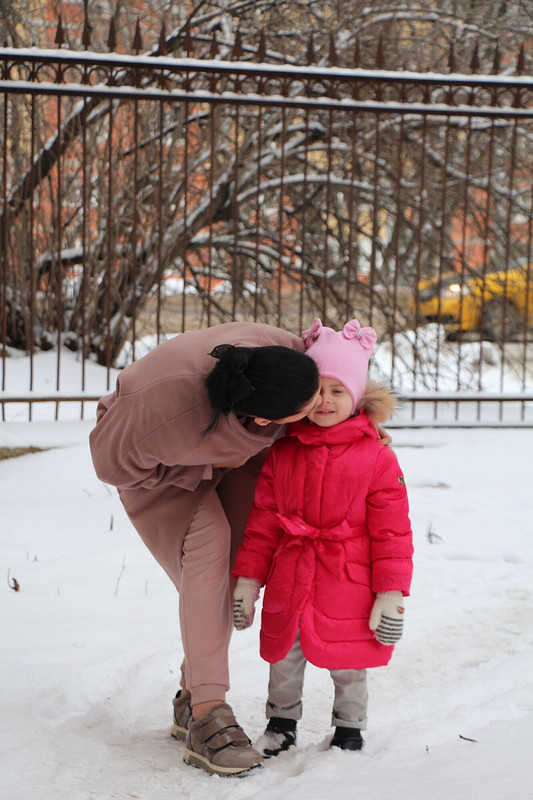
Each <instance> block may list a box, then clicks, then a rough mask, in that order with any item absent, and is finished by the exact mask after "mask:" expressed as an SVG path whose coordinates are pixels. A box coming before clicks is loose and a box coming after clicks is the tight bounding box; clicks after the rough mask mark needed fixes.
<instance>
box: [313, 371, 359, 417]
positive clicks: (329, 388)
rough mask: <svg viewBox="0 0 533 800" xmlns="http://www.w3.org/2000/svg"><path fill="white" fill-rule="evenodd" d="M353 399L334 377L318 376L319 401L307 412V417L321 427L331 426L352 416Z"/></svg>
mask: <svg viewBox="0 0 533 800" xmlns="http://www.w3.org/2000/svg"><path fill="white" fill-rule="evenodd" d="M352 408H353V400H352V396H351V394H350V392H349V391H348V389H347V388H346V386H345V385H344V384H343V383H340V381H338V380H337V379H336V378H322V377H321V378H320V401H319V402H318V403H317V405H316V406H315V407H314V408H313V409H312V410H311V411H310V412H309V413H308V414H307V418H308V419H309V420H311V422H314V423H315V425H320V426H321V427H322V428H331V427H332V426H333V425H338V424H339V422H344V420H346V419H348V417H351V416H352Z"/></svg>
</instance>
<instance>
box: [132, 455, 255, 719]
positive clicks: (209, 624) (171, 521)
mask: <svg viewBox="0 0 533 800" xmlns="http://www.w3.org/2000/svg"><path fill="white" fill-rule="evenodd" d="M263 461H264V454H260V455H259V456H256V457H255V458H253V459H250V460H249V461H248V462H247V463H246V464H245V465H244V467H241V468H240V469H235V470H230V471H228V472H227V473H226V474H225V475H224V476H223V477H222V479H221V481H220V483H218V485H217V486H215V485H214V484H210V485H201V486H200V488H199V490H197V492H184V491H183V490H180V489H178V488H176V487H165V488H162V489H132V490H126V491H124V490H123V491H121V492H120V498H121V500H122V502H123V504H124V507H125V509H126V511H127V513H128V516H129V517H130V519H131V521H132V523H133V524H134V526H135V528H136V529H137V531H138V533H139V534H140V536H141V538H142V539H143V541H144V543H145V544H146V546H147V547H148V549H149V550H150V551H151V552H152V554H153V555H154V556H155V558H156V559H157V560H158V562H159V563H160V564H161V566H162V567H163V568H164V570H165V571H166V572H167V574H168V576H169V577H170V579H171V580H172V581H173V583H174V585H175V586H176V588H177V590H178V592H179V618H180V627H181V638H182V644H183V651H184V656H185V657H184V660H183V664H182V667H181V671H182V676H181V686H182V688H186V689H189V691H190V692H191V696H192V703H193V704H195V703H202V702H204V701H207V700H224V699H225V695H226V692H227V690H228V689H229V685H230V681H229V668H228V648H229V642H230V638H231V633H232V630H233V617H232V610H231V595H232V591H233V590H232V585H231V581H230V570H231V567H232V565H233V562H234V560H235V555H236V553H237V550H238V548H239V546H240V544H241V542H242V538H243V535H244V529H245V526H246V521H247V519H248V514H249V510H250V506H251V503H252V500H253V495H254V490H255V483H256V480H257V475H258V474H259V470H260V468H261V465H262V462H263ZM193 496H194V499H195V501H196V502H194V503H192V504H191V499H193Z"/></svg>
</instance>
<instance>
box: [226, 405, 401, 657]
mask: <svg viewBox="0 0 533 800" xmlns="http://www.w3.org/2000/svg"><path fill="white" fill-rule="evenodd" d="M408 510H409V509H408V501H407V492H406V488H405V483H404V479H403V475H402V472H401V470H400V467H399V465H398V461H397V459H396V456H395V455H394V453H393V452H392V451H391V450H390V449H389V448H388V447H385V446H384V445H382V444H381V443H380V441H379V440H378V434H377V431H376V428H375V426H374V424H373V422H372V420H371V419H370V417H369V416H368V414H367V413H365V411H361V412H360V413H359V415H358V416H356V417H352V418H351V419H349V420H347V421H346V422H343V423H341V424H340V425H336V426H334V427H332V428H321V427H319V426H317V425H313V424H312V423H310V422H308V421H307V420H302V421H301V422H297V423H294V424H293V425H290V426H288V428H287V432H286V435H285V438H284V439H282V440H280V441H279V442H277V443H276V444H275V445H274V446H273V447H272V448H271V450H270V453H269V455H268V457H267V460H266V462H265V465H264V467H263V471H262V473H261V476H260V478H259V481H258V484H257V488H256V494H255V501H254V505H253V507H252V511H251V514H250V517H249V520H248V526H247V530H246V535H245V539H244V542H243V544H242V546H241V548H240V550H239V553H238V555H237V560H236V564H235V569H234V571H233V576H234V577H238V576H243V577H247V578H257V579H258V580H260V581H261V583H262V584H266V589H265V594H264V598H263V613H262V625H261V655H262V657H263V658H264V659H265V660H266V661H268V662H270V663H275V662H277V661H280V660H281V659H282V658H284V657H285V656H286V655H287V653H288V651H289V649H290V648H291V647H292V644H293V643H294V638H295V635H296V632H297V629H298V625H299V626H300V640H301V647H302V651H303V653H304V655H305V657H306V658H307V660H308V661H310V662H311V663H312V664H315V665H316V666H318V667H325V668H327V669H364V668H366V667H377V666H381V665H384V664H387V663H388V661H389V659H390V657H391V655H392V651H393V649H394V648H393V647H392V646H385V645H382V644H380V643H379V642H378V641H377V640H376V638H375V637H374V634H373V632H372V631H371V630H370V628H369V627H368V621H369V617H370V612H371V610H372V605H373V602H374V598H375V593H376V592H388V591H392V590H397V591H401V592H402V593H403V594H404V595H406V594H408V593H409V586H410V582H411V575H412V553H413V546H412V536H411V526H410V523H409V517H408Z"/></svg>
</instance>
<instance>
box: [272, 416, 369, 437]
mask: <svg viewBox="0 0 533 800" xmlns="http://www.w3.org/2000/svg"><path fill="white" fill-rule="evenodd" d="M285 435H286V436H296V437H297V438H298V439H299V440H300V441H301V442H302V444H307V445H318V444H349V443H351V442H355V441H356V440H357V439H361V438H362V437H363V436H370V438H372V439H377V438H378V432H377V430H376V427H375V425H374V424H373V422H372V421H371V419H370V417H369V416H368V414H367V413H366V412H365V411H360V412H359V414H358V415H357V416H356V417H350V419H347V420H346V421H345V422H341V423H340V424H339V425H333V426H332V427H331V428H321V427H320V425H314V424H313V423H312V422H309V420H308V419H302V420H300V421H299V422H293V423H291V424H290V425H288V426H287V431H286V433H285Z"/></svg>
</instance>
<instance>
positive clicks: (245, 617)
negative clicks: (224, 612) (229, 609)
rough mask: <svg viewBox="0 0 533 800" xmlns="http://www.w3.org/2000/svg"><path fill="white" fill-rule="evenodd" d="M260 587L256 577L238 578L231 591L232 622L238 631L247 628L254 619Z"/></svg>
mask: <svg viewBox="0 0 533 800" xmlns="http://www.w3.org/2000/svg"><path fill="white" fill-rule="evenodd" d="M260 588H261V582H260V581H258V580H257V578H238V580H237V585H236V586H235V591H234V592H233V624H234V625H235V627H236V628H237V630H238V631H243V630H244V629H245V628H249V627H250V625H251V624H252V622H253V621H254V613H255V604H256V603H257V600H258V598H259V589H260Z"/></svg>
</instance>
